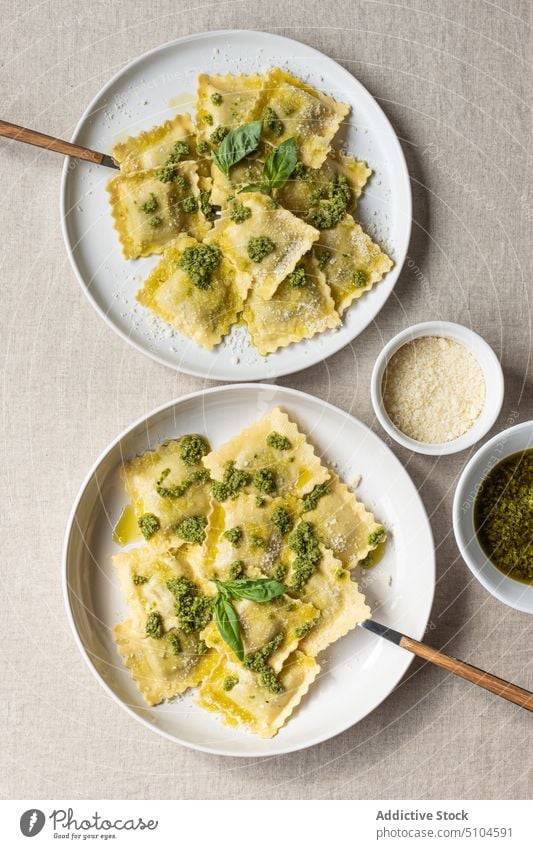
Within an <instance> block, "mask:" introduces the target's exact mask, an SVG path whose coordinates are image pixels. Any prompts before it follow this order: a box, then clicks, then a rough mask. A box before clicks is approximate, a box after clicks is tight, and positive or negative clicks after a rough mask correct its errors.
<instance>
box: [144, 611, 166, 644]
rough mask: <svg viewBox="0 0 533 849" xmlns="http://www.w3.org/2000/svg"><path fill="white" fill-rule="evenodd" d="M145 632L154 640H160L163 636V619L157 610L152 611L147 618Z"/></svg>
mask: <svg viewBox="0 0 533 849" xmlns="http://www.w3.org/2000/svg"><path fill="white" fill-rule="evenodd" d="M145 631H146V633H147V635H148V636H149V637H152V638H153V639H154V640H160V639H161V637H162V636H163V618H162V616H161V614H160V613H158V612H157V610H152V612H151V613H149V614H148V616H147V618H146V628H145Z"/></svg>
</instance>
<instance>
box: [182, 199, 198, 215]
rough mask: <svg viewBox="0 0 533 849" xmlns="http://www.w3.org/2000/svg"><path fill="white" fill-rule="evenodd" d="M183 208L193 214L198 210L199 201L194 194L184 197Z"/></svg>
mask: <svg viewBox="0 0 533 849" xmlns="http://www.w3.org/2000/svg"><path fill="white" fill-rule="evenodd" d="M181 208H182V209H183V211H184V212H187V213H188V214H192V213H193V212H198V201H197V200H196V198H195V197H193V195H189V197H188V198H183V200H182V201H181Z"/></svg>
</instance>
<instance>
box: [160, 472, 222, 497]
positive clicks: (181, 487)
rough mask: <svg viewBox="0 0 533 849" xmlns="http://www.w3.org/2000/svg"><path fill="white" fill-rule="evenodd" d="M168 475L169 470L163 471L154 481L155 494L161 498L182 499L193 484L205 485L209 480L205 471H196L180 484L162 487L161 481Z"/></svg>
mask: <svg viewBox="0 0 533 849" xmlns="http://www.w3.org/2000/svg"><path fill="white" fill-rule="evenodd" d="M169 474H170V469H164V471H162V472H161V477H160V478H159V480H158V481H156V485H155V488H156V490H157V494H158V495H159V496H160V497H161V498H170V499H174V498H182V497H183V496H184V495H185V494H186V493H187V492H188V491H189V489H190V488H191V486H193V484H195V483H207V482H208V481H209V480H210V477H209V472H208V471H207V469H196V471H194V472H193V473H192V474H191V475H189V477H188V478H186V479H185V480H184V481H181V483H176V484H173V485H172V486H163V481H164V480H165V479H166V478H167V476H168V475H169Z"/></svg>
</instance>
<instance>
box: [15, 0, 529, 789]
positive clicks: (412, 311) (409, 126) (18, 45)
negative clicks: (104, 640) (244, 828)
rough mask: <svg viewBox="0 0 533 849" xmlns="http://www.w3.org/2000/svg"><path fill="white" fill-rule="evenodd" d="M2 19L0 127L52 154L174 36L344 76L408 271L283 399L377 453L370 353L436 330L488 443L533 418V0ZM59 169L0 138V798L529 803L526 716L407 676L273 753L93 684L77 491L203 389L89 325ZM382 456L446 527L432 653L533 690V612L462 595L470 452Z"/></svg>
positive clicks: (19, 5)
mask: <svg viewBox="0 0 533 849" xmlns="http://www.w3.org/2000/svg"><path fill="white" fill-rule="evenodd" d="M0 10H1V13H2V14H1V16H0V21H1V24H0V26H1V29H2V62H1V66H0V84H1V91H2V112H3V117H4V118H6V119H7V120H10V121H13V122H15V123H19V124H22V125H26V126H29V127H35V128H38V129H40V130H42V131H44V132H48V133H51V134H53V135H57V136H60V137H64V138H69V137H70V135H71V133H72V131H73V128H74V126H75V124H76V122H77V121H78V118H79V116H80V114H81V112H82V111H83V109H84V108H85V106H86V104H87V103H88V102H89V100H90V99H91V98H92V97H93V96H94V94H95V93H96V92H97V91H98V90H99V88H100V87H101V86H102V85H103V84H104V83H105V82H106V81H107V80H108V78H109V77H110V76H111V75H112V74H114V73H115V72H116V71H117V70H119V69H120V68H121V67H122V66H123V65H124V64H125V63H127V62H128V61H129V60H131V59H133V58H134V57H136V56H138V55H139V54H141V53H143V52H144V51H146V50H148V49H150V48H152V47H155V46H157V45H159V44H161V43H163V42H165V41H168V40H170V39H172V38H175V37H178V36H182V35H185V34H188V33H193V32H200V31H202V30H209V29H219V28H222V29H230V28H250V29H261V30H267V31H268V30H270V31H272V32H276V33H281V34H285V35H288V36H292V37H294V38H297V39H300V40H301V41H304V42H306V43H309V44H311V45H313V46H314V47H317V48H318V49H320V50H322V51H324V52H325V53H326V54H328V55H330V56H332V57H333V58H335V59H336V60H337V61H339V62H340V63H341V64H343V65H344V66H345V67H346V68H348V69H349V70H350V71H351V72H352V73H353V74H354V75H355V76H356V77H357V78H358V79H359V80H360V81H361V82H362V83H363V84H364V85H365V86H366V87H367V88H368V89H369V90H370V92H371V93H372V94H373V95H374V96H375V97H376V98H377V100H378V102H379V103H380V104H381V106H382V107H383V109H384V110H385V112H386V113H387V115H388V116H389V118H390V120H391V121H392V124H393V126H394V127H395V129H396V132H397V133H398V135H399V137H400V139H401V143H402V146H403V149H404V151H405V154H406V157H407V160H408V165H409V170H410V175H411V181H412V188H413V194H414V213H413V218H414V220H413V236H412V240H411V245H410V248H409V256H408V260H407V262H406V265H405V267H404V270H403V272H402V274H401V277H400V280H399V282H398V284H397V286H396V289H395V292H394V294H393V296H392V297H391V298H390V300H389V301H388V303H387V305H386V307H385V308H384V309H383V311H382V312H381V313H380V315H379V316H378V317H377V320H376V321H375V322H373V323H372V324H371V326H370V327H368V329H367V330H366V331H365V332H364V333H363V334H362V335H361V336H360V337H359V338H358V339H357V340H356V341H355V342H354V343H353V345H350V346H348V347H346V348H345V349H344V350H342V351H341V352H340V353H338V354H337V355H336V356H334V357H332V358H331V359H329V360H327V361H325V362H323V363H322V364H320V365H318V366H316V367H314V368H311V369H308V370H307V371H304V372H301V373H300V374H295V375H292V376H290V377H287V378H283V379H282V380H280V381H279V383H280V384H283V385H285V386H292V387H296V388H298V389H302V390H304V391H308V392H312V393H313V394H315V395H317V396H319V397H321V398H324V399H327V400H328V401H330V402H332V403H333V404H336V405H338V406H340V407H341V408H343V409H345V410H347V411H350V412H352V413H353V414H355V415H356V416H357V417H359V418H361V419H362V421H364V422H365V423H367V424H369V425H370V426H372V427H373V428H374V429H375V430H376V432H377V433H379V434H380V436H382V437H384V433H383V432H382V431H381V429H380V427H379V426H378V424H377V423H376V421H375V420H374V416H373V413H372V407H371V403H370V394H369V379H370V373H371V369H372V365H373V363H374V360H375V358H376V355H377V354H378V352H379V350H380V349H381V347H382V345H383V344H384V343H385V342H386V341H387V340H388V339H389V338H390V337H391V336H392V335H393V334H394V333H396V332H397V331H399V330H400V329H402V328H404V327H406V326H408V325H409V324H412V323H414V322H417V321H421V320H428V319H446V320H451V321H459V322H461V323H464V324H467V325H469V326H471V327H473V328H474V329H475V330H477V331H479V332H480V333H481V334H482V335H483V336H484V337H485V338H486V339H487V340H488V341H489V342H490V344H491V345H492V346H493V347H494V349H495V351H496V353H497V354H498V356H499V357H500V358H501V361H502V365H503V368H504V372H505V378H506V394H505V403H504V408H503V410H502V413H501V416H500V418H499V420H498V422H497V424H496V426H495V428H494V429H493V433H496V432H498V431H499V430H502V429H503V428H505V427H506V426H508V425H510V424H514V423H516V422H519V421H523V420H525V419H527V418H531V412H532V411H531V382H530V381H531V372H530V371H529V372H528V369H529V363H530V354H531V310H530V301H529V297H530V295H531V279H532V268H531V251H528V244H529V245H530V243H531V223H532V219H533V216H532V206H531V200H532V198H531V182H529V184H528V166H530V165H531V148H529V149H528V144H530V139H531V135H532V134H531V130H532V127H531V112H530V106H531V104H530V103H529V104H528V102H527V101H528V96H529V95H530V92H531V83H532V78H531V65H530V64H528V59H530V57H531V47H532V44H531V39H530V32H531V30H530V25H531V17H530V13H531V6H530V4H529V3H528V2H527V0H498V3H492V2H488V0H471V2H468V3H464V2H462V0H444V2H431V0H402V3H399V4H397V3H394V2H386V1H385V0H368V1H367V0H352V2H349V1H348V2H339V0H334V2H333V0H299V2H280V0H260V2H256V0H241V1H240V2H239V0H227V2H226V0H219V2H207V0H185V1H184V0H178V2H176V0H152V2H150V3H139V2H133V0H124V2H109V0H105V2H104V0H89V2H80V0H55V1H54V2H53V3H52V2H48V0H42V2H37V0H30V1H29V0H17V2H16V3H15V2H13V0H9V2H6V0H1V2H0ZM61 168H62V160H61V157H59V156H56V155H54V154H51V153H46V152H42V151H38V150H37V149H34V148H30V147H27V146H24V145H20V144H15V143H10V142H7V141H5V140H0V175H1V177H0V185H1V186H2V195H3V203H2V206H1V211H0V216H1V218H2V225H1V232H2V244H1V269H2V278H1V281H2V282H1V285H2V310H1V322H2V326H1V333H0V339H1V344H2V363H3V366H2V377H3V385H2V413H3V438H4V441H3V460H2V501H1V503H2V509H1V511H0V522H1V524H2V531H1V537H0V538H1V540H2V557H1V561H0V563H1V567H0V568H1V575H2V593H3V598H4V602H3V613H2V617H1V619H0V633H1V640H0V652H1V655H2V662H3V674H2V679H3V688H4V692H3V698H2V700H1V703H0V712H1V715H2V727H3V729H4V730H3V741H2V750H3V759H4V762H5V763H4V768H3V770H2V774H1V779H0V782H1V786H0V793H1V794H2V796H7V797H9V798H16V797H19V798H25V797H27V798H32V799H38V798H164V799H165V798H240V799H247V798H294V799H299V798H418V799H439V798H456V797H464V798H467V799H470V798H489V799H490V798H501V797H503V798H513V797H514V798H526V797H528V796H529V795H530V794H531V790H532V785H531V773H530V772H529V771H528V768H529V763H528V758H527V751H528V743H529V742H530V737H529V735H530V734H531V719H530V716H529V715H528V714H527V713H526V712H525V711H522V710H520V709H518V708H515V707H513V706H511V705H509V704H507V703H505V702H503V701H501V700H499V699H497V698H496V697H493V696H491V695H489V694H487V693H484V692H483V691H481V690H479V689H478V688H475V687H473V686H471V685H468V684H466V683H464V682H462V681H459V680H458V679H455V678H453V677H451V676H449V675H446V674H445V673H443V672H441V671H439V670H437V669H435V668H432V667H429V666H426V665H424V664H422V663H421V662H418V661H414V662H413V664H412V666H411V667H410V669H409V671H408V673H407V675H406V676H405V678H404V680H403V681H402V683H401V684H400V686H399V687H398V688H397V689H396V691H395V692H394V693H393V694H392V695H391V696H390V697H389V698H388V699H387V700H386V701H385V702H384V704H382V705H381V707H380V708H379V709H377V710H376V711H375V712H374V713H372V714H371V715H370V716H368V717H367V718H366V719H365V720H364V721H363V722H361V723H359V724H358V725H357V726H355V727H353V728H351V729H350V730H348V731H347V732H345V733H344V734H342V735H341V736H339V737H336V738H335V739H332V740H330V741H329V742H326V743H323V744H322V745H319V746H316V747H314V748H312V749H309V750H307V751H303V752H299V753H296V754H293V755H287V756H283V757H277V758H273V759H269V760H262V761H258V760H254V759H250V760H239V759H231V758H230V759H225V758H217V757H213V756H209V755H205V754H202V753H199V752H195V751H189V750H187V749H184V748H181V747H179V746H177V745H173V744H172V743H170V742H167V741H166V740H164V739H161V738H159V737H158V736H156V735H155V734H152V733H150V732H149V731H148V730H146V729H144V728H143V727H142V726H141V725H139V724H137V723H136V722H135V721H134V720H132V719H130V717H129V716H128V715H127V714H126V713H124V712H123V711H122V710H121V709H120V707H119V706H118V705H116V704H115V703H114V702H113V701H111V699H110V698H108V696H107V695H106V694H105V693H104V691H103V690H102V689H101V688H100V687H99V685H98V683H97V682H96V680H95V679H94V678H93V676H92V675H91V673H90V672H89V670H88V669H87V667H86V665H85V663H84V662H83V660H82V658H81V656H80V654H79V652H78V649H77V648H76V646H75V644H74V641H73V639H72V636H71V633H70V629H69V625H68V623H67V619H66V616H65V610H64V604H63V598H62V592H61V548H62V541H63V534H64V529H65V525H66V521H67V517H68V514H69V511H70V508H71V505H72V502H73V499H74V497H75V495H76V492H77V490H78V488H79V486H80V483H81V481H82V479H83V477H84V476H85V474H86V471H87V469H88V468H89V467H90V465H91V464H92V463H93V461H94V459H95V458H96V457H97V456H98V454H99V453H100V452H101V451H102V450H103V448H104V447H105V446H106V445H107V443H108V442H109V441H110V440H111V439H113V438H114V437H115V435H116V434H117V433H118V432H119V431H121V430H122V429H123V428H124V427H126V426H127V425H128V424H129V423H131V422H132V421H133V420H135V419H137V418H138V417H139V416H141V415H143V414H144V413H146V412H148V411H150V410H151V409H152V408H154V407H155V406H157V405H159V404H162V403H164V402H166V401H168V400H169V399H172V398H177V397H179V396H180V395H182V394H184V393H186V392H190V391H193V390H197V389H201V388H202V387H203V386H207V385H213V384H212V383H211V382H206V381H202V380H199V379H196V378H192V377H188V376H186V375H181V374H178V373H175V372H173V371H171V370H168V369H165V368H163V367H162V366H160V365H158V364H156V363H153V362H151V361H150V360H149V359H147V358H146V357H144V356H142V355H141V354H139V353H137V352H136V351H135V350H133V349H132V348H130V347H129V346H127V345H126V344H125V343H124V342H122V341H121V339H119V338H118V337H117V336H116V335H114V334H113V332H112V331H111V330H110V329H109V328H108V327H107V326H106V325H105V324H104V322H103V321H102V320H101V319H100V318H99V317H98V315H97V314H96V313H95V312H94V310H93V309H92V308H91V306H90V305H89V303H88V302H87V300H86V298H85V297H84V295H83V293H82V291H81V289H80V287H79V286H78V284H77V282H76V280H75V278H74V274H73V272H72V271H71V268H70V265H69V263H68V259H67V256H66V253H65V249H64V245H63V240H62V237H61V231H60V222H59V215H58V195H59V184H60V175H61ZM529 178H530V174H529ZM528 185H529V190H528ZM528 291H529V295H528ZM528 381H529V382H528ZM491 435H492V434H491ZM393 450H394V452H395V453H396V455H397V456H398V457H399V458H400V459H401V461H402V462H403V463H404V464H405V466H406V468H407V469H408V471H409V473H410V475H411V476H412V478H413V479H414V481H415V483H416V484H417V486H418V488H419V491H420V494H421V496H422V499H423V501H424V503H425V506H426V508H427V510H428V513H429V515H430V517H431V523H432V527H433V532H434V535H435V542H436V547H437V558H438V580H437V587H436V596H435V604H434V608H433V611H432V615H431V620H430V625H429V629H428V635H427V640H428V642H430V643H431V644H432V645H433V646H436V647H444V649H445V650H446V651H448V652H450V653H452V654H455V655H456V656H459V657H461V658H463V659H465V660H468V661H471V662H474V663H475V664H476V665H479V666H481V667H483V668H486V669H488V670H491V671H493V672H495V673H496V674H498V675H500V676H502V677H504V678H509V679H511V680H513V681H515V682H516V683H519V684H521V685H523V686H525V687H528V688H529V689H533V667H532V657H531V636H532V633H533V632H532V624H533V620H532V619H531V617H529V616H527V615H526V614H524V613H519V612H516V611H513V610H511V609H508V608H506V607H505V606H504V605H502V604H501V603H499V602H498V601H496V600H495V599H494V598H492V596H490V595H489V594H488V593H487V592H485V590H484V589H483V588H482V587H481V586H480V585H479V584H477V583H476V582H475V581H473V580H472V579H471V575H470V572H469V571H468V570H467V568H466V566H465V564H464V563H463V562H462V560H461V558H460V556H459V553H458V550H457V548H456V545H455V541H454V536H453V531H452V526H451V504H452V498H453V493H454V488H455V484H456V481H457V478H458V475H459V473H460V471H461V469H462V468H463V466H464V464H465V462H466V461H467V459H468V457H469V456H471V454H472V453H473V451H474V450H475V448H474V449H472V450H471V451H468V452H464V453H462V454H460V455H456V456H451V457H443V458H431V457H424V456H421V455H411V454H409V452H407V451H404V450H402V449H400V448H399V447H397V446H395V445H394V446H393Z"/></svg>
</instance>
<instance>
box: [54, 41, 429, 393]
mask: <svg viewBox="0 0 533 849" xmlns="http://www.w3.org/2000/svg"><path fill="white" fill-rule="evenodd" d="M257 33H260V34H262V35H266V36H270V37H272V38H275V39H278V40H280V41H285V42H288V43H289V44H297V45H299V46H303V47H305V48H306V49H307V50H310V51H311V52H312V53H314V54H316V55H317V56H320V57H321V58H322V59H326V60H328V61H329V62H332V63H333V64H334V65H335V66H336V67H337V69H338V70H339V71H340V72H341V73H342V75H343V76H344V77H345V78H346V79H348V80H349V83H350V84H351V85H353V86H355V87H356V88H358V89H359V91H360V93H361V95H362V96H363V97H365V98H366V99H367V100H368V101H369V102H371V103H372V104H373V105H374V106H375V107H376V108H377V109H378V110H379V112H380V113H381V116H382V118H383V120H384V121H385V124H386V126H387V127H388V129H389V130H390V137H391V144H392V145H394V147H395V148H396V151H397V154H398V161H399V163H400V166H401V167H400V172H401V174H400V177H401V180H402V182H403V183H404V190H405V201H406V204H405V209H404V210H403V212H404V214H405V217H406V219H407V231H406V238H405V245H404V247H403V249H402V250H401V251H400V253H399V256H398V260H397V261H396V262H395V264H394V268H393V269H391V273H392V272H394V271H396V273H397V276H396V279H395V281H394V283H393V284H392V286H391V289H390V291H389V293H388V294H387V295H386V297H385V300H384V301H383V303H382V304H381V306H380V307H379V308H378V310H377V311H376V312H375V313H374V315H371V316H370V317H369V318H368V320H367V321H365V323H364V325H363V326H362V327H361V329H360V330H359V332H358V333H357V334H356V335H355V336H352V337H351V338H350V339H347V340H345V341H344V340H343V341H335V340H334V341H333V345H332V348H331V350H330V351H329V353H327V354H326V356H317V359H316V360H314V359H313V358H312V357H311V358H310V362H309V363H307V364H305V365H302V366H297V367H296V368H293V367H291V366H290V365H288V366H286V367H284V368H275V369H274V373H270V374H269V375H268V380H274V379H276V378H278V377H285V376H287V375H289V374H296V373H298V372H300V371H305V369H307V368H311V367H312V366H314V365H317V364H318V363H320V362H322V361H324V360H325V359H329V358H330V357H333V356H334V355H335V354H338V352H339V351H341V350H342V349H343V348H345V347H346V346H348V345H350V344H351V343H353V342H354V340H355V339H357V337H358V336H360V335H361V334H362V333H363V332H364V331H365V330H366V328H367V327H368V325H369V324H370V323H371V322H372V321H374V320H375V319H376V318H377V316H378V315H379V313H380V312H381V310H382V309H383V307H384V306H385V304H386V303H387V301H388V300H389V298H390V297H391V295H392V293H393V291H394V289H395V287H396V284H397V283H398V280H399V277H400V274H401V272H402V269H403V266H404V264H405V260H406V258H407V252H408V250H409V244H410V241H411V235H412V226H413V197H412V191H411V179H410V176H409V169H408V167H407V161H406V159H405V155H404V152H403V150H402V146H401V144H400V141H399V138H398V134H397V132H396V130H395V129H394V127H393V126H392V124H391V122H390V120H389V118H388V116H387V114H386V113H385V111H384V110H383V109H382V107H381V105H380V104H379V103H378V101H377V100H376V98H375V97H373V95H372V94H371V93H370V92H369V91H368V89H367V88H366V87H365V86H364V85H363V84H362V83H361V82H360V81H359V80H358V79H357V77H355V76H354V75H353V74H352V73H351V72H350V71H348V70H347V68H345V67H344V66H343V65H341V64H340V63H339V62H337V60H336V59H333V58H332V57H331V56H328V55H327V54H326V53H323V52H322V51H321V50H318V49H317V48H316V47H312V46H311V45H309V44H305V42H303V41H298V40H297V39H295V38H289V37H287V36H284V35H279V34H278V33H272V32H269V31H268V30H247V29H227V30H206V31H204V32H199V33H191V34H189V35H185V36H181V37H180V38H175V39H171V40H170V41H166V42H164V43H163V44H159V45H157V46H156V47H153V48H151V49H150V50H146V51H145V52H144V53H141V55H140V56H137V57H135V58H134V59H132V60H131V61H129V62H127V63H126V64H125V65H124V66H123V67H122V68H120V69H119V70H118V71H117V72H116V73H115V74H113V76H112V77H111V78H110V79H109V80H108V81H107V82H106V83H105V84H104V85H103V86H102V88H100V89H99V91H97V92H96V94H95V95H94V97H93V98H92V99H91V100H90V102H89V104H88V105H87V107H86V109H85V110H84V111H83V113H82V115H81V117H80V118H79V120H78V122H77V124H76V127H75V129H74V132H73V134H72V137H71V139H70V141H71V142H72V143H73V144H75V143H76V142H77V137H78V135H79V134H80V132H81V130H82V128H83V125H84V124H85V122H86V121H87V119H88V118H89V117H90V116H91V115H92V114H93V111H94V107H95V104H96V102H97V101H98V100H100V98H101V97H102V96H103V95H105V94H106V92H107V91H109V89H111V88H112V87H113V86H114V85H115V83H116V82H117V81H118V80H119V79H120V77H121V76H122V75H123V74H125V73H127V72H128V71H130V70H132V69H133V68H135V66H136V65H140V64H141V63H142V62H143V61H145V60H146V59H148V58H149V57H151V56H155V55H156V54H157V53H160V52H163V51H164V50H167V49H168V48H169V47H174V46H177V45H180V44H183V43H185V42H191V41H197V40H200V39H202V38H205V37H206V36H228V35H244V36H246V35H256V34H257ZM71 161H72V157H70V156H66V157H65V162H64V165H63V170H62V174H61V185H60V190H59V216H60V221H61V232H62V235H63V242H64V244H65V248H66V251H67V256H68V258H69V262H70V265H71V268H72V270H73V271H74V275H75V277H76V279H77V281H78V284H79V285H80V287H81V289H82V291H83V293H84V294H85V296H86V298H87V299H88V301H89V303H90V304H91V306H92V307H93V309H94V310H96V312H97V313H98V315H99V316H100V318H102V319H103V320H104V322H105V323H106V324H107V326H108V327H110V328H111V330H113V332H114V333H116V334H117V335H118V336H119V337H120V338H121V339H122V340H123V341H124V342H126V343H127V344H128V345H130V346H131V347H133V348H134V349H135V350H136V351H138V352H139V353H140V354H143V355H144V356H146V357H149V358H150V359H151V360H153V361H154V362H157V363H159V364H160V365H163V366H165V367H166V368H170V369H172V370H173V371H177V372H181V373H183V374H189V375H191V376H192V377H199V378H203V379H206V380H220V381H228V382H233V383H239V382H240V378H239V377H238V376H235V375H233V374H231V373H229V372H224V373H223V374H221V375H220V376H219V377H212V376H211V375H210V374H209V373H208V372H206V371H204V370H202V369H195V368H191V367H189V366H186V367H185V366H183V365H182V364H181V363H179V364H173V363H169V362H167V361H166V360H165V359H164V358H163V357H162V356H160V355H159V354H158V353H157V352H155V351H151V350H150V348H149V346H147V345H142V344H140V343H139V342H137V341H135V340H134V339H132V338H131V336H130V335H129V334H128V333H126V332H125V331H124V330H122V329H121V328H120V327H119V326H118V325H117V324H115V322H113V321H112V320H111V319H110V318H109V317H108V315H107V313H106V312H105V311H104V310H103V309H102V307H100V305H99V304H98V302H97V300H96V298H95V297H94V296H93V295H92V293H91V291H90V287H89V286H88V285H87V284H86V282H85V280H84V278H83V274H82V273H81V269H80V267H79V265H78V262H77V260H76V258H75V256H74V251H73V248H72V246H71V244H70V240H69V237H68V232H67V210H66V193H67V181H68V176H69V172H70V163H71ZM318 353H319V354H320V353H321V352H318ZM322 353H323V352H322ZM265 377H267V376H266V375H265V376H263V377H257V378H251V380H264V379H265Z"/></svg>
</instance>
